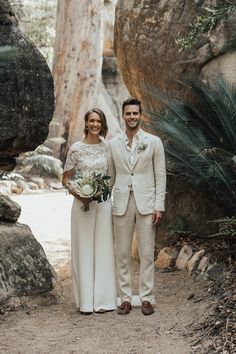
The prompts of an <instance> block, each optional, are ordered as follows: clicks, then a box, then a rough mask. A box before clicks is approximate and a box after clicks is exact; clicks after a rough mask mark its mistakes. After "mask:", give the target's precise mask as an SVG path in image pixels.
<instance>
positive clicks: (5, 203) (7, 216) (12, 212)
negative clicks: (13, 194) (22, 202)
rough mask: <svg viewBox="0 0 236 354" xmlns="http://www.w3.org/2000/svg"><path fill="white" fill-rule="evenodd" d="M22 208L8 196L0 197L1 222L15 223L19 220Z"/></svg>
mask: <svg viewBox="0 0 236 354" xmlns="http://www.w3.org/2000/svg"><path fill="white" fill-rule="evenodd" d="M20 213H21V207H20V206H19V205H18V204H17V203H16V202H13V200H11V198H9V197H8V196H6V195H2V196H0V220H1V221H6V222H11V223H14V222H16V221H17V220H18V218H19V216H20Z"/></svg>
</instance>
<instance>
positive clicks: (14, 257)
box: [0, 223, 53, 305]
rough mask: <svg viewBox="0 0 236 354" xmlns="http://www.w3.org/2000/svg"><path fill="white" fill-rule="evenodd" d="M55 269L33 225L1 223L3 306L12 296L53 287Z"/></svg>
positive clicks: (0, 297)
mask: <svg viewBox="0 0 236 354" xmlns="http://www.w3.org/2000/svg"><path fill="white" fill-rule="evenodd" d="M52 276H53V275H52V268H51V266H50V264H49V262H48V260H47V258H46V256H45V254H44V251H43V249H42V247H41V245H40V244H39V243H38V241H37V240H36V239H35V237H34V236H33V235H32V233H31V231H30V228H29V227H28V226H26V225H22V224H18V223H17V224H13V225H12V224H10V223H1V224H0V305H1V304H2V303H4V301H6V300H7V299H9V298H10V297H12V296H23V295H36V294H42V293H44V292H47V291H49V290H51V289H52Z"/></svg>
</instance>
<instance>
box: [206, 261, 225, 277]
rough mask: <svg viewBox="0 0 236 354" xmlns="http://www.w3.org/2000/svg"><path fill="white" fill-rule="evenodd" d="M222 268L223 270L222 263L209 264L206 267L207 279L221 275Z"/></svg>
mask: <svg viewBox="0 0 236 354" xmlns="http://www.w3.org/2000/svg"><path fill="white" fill-rule="evenodd" d="M223 270H224V264H223V263H218V264H217V263H214V264H211V265H209V266H208V268H207V271H206V276H207V277H208V279H211V280H216V279H218V278H220V277H221V275H222V272H223Z"/></svg>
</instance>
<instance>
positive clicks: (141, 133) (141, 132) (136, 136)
mask: <svg viewBox="0 0 236 354" xmlns="http://www.w3.org/2000/svg"><path fill="white" fill-rule="evenodd" d="M143 133H144V131H143V129H141V128H140V129H139V130H138V132H137V134H135V136H134V138H136V139H138V140H140V139H141V138H142V137H143ZM122 135H123V139H124V140H125V141H129V139H128V137H127V135H126V132H125V131H123V133H122Z"/></svg>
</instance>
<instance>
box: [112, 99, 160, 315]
mask: <svg viewBox="0 0 236 354" xmlns="http://www.w3.org/2000/svg"><path fill="white" fill-rule="evenodd" d="M122 116H123V120H124V122H125V128H126V129H125V132H123V133H122V134H121V136H119V137H116V138H114V139H112V140H111V141H110V142H109V155H110V157H109V170H110V171H109V173H110V176H111V181H112V185H113V193H114V194H113V220H114V236H115V253H116V269H117V276H118V286H119V292H120V296H121V306H120V307H119V310H118V314H120V315H127V314H128V313H129V312H130V310H131V299H132V287H131V276H130V259H131V248H132V238H133V233H134V228H135V227H136V233H137V243H138V251H139V257H140V281H139V296H140V300H141V303H142V313H143V314H144V315H151V314H152V313H153V312H154V309H153V306H152V304H153V303H154V302H155V300H154V295H153V287H154V242H155V226H156V225H157V224H158V223H159V222H160V220H161V217H162V211H163V210H164V198H165V186H166V171H165V156H164V149H163V145H162V142H161V140H160V139H159V138H158V137H156V136H154V135H151V134H148V133H146V132H144V130H142V129H141V127H140V124H141V120H142V109H141V102H140V101H139V100H137V99H135V98H131V99H128V100H126V101H124V102H123V106H122Z"/></svg>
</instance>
